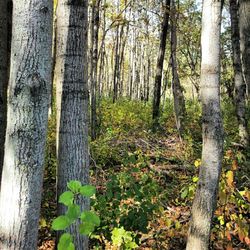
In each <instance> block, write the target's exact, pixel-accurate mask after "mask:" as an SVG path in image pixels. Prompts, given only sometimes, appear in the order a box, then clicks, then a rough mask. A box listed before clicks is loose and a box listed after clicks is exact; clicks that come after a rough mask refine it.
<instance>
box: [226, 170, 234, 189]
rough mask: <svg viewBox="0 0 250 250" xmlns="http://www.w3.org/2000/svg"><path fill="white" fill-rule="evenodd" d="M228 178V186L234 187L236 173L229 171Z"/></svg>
mask: <svg viewBox="0 0 250 250" xmlns="http://www.w3.org/2000/svg"><path fill="white" fill-rule="evenodd" d="M226 178H227V185H228V186H229V187H233V182H234V172H233V171H227V174H226Z"/></svg>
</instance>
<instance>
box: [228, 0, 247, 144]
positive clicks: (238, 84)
mask: <svg viewBox="0 0 250 250" xmlns="http://www.w3.org/2000/svg"><path fill="white" fill-rule="evenodd" d="M230 15H231V30H232V31H231V32H232V33H231V36H232V48H233V67H234V89H235V98H234V100H235V106H236V115H237V118H238V124H239V136H240V139H241V143H242V144H243V145H244V146H247V145H248V144H249V133H248V126H247V119H246V85H245V82H244V79H243V74H242V65H241V58H240V33H239V22H238V5H237V1H236V0H230Z"/></svg>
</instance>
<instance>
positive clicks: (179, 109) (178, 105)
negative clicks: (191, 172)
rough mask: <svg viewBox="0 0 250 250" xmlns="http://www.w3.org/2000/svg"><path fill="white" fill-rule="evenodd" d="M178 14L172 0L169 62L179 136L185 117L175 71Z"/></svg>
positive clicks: (179, 84)
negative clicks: (170, 63) (170, 64)
mask: <svg viewBox="0 0 250 250" xmlns="http://www.w3.org/2000/svg"><path fill="white" fill-rule="evenodd" d="M177 20H178V14H177V12H176V7H175V0H172V12H171V59H172V60H171V62H172V77H173V81H172V89H173V96H174V113H175V121H176V127H177V130H178V132H179V135H180V137H181V136H182V134H183V129H184V125H183V122H184V118H185V113H186V110H185V99H184V95H183V90H182V86H181V83H180V79H179V75H178V71H177V67H178V66H177V58H176V47H177V35H176V27H177Z"/></svg>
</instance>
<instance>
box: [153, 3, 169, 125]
mask: <svg viewBox="0 0 250 250" xmlns="http://www.w3.org/2000/svg"><path fill="white" fill-rule="evenodd" d="M169 10H170V0H166V3H165V5H164V16H163V22H162V30H161V32H162V33H161V38H160V47H159V51H158V57H157V65H156V75H155V85H154V97H153V127H154V128H156V127H157V126H158V118H159V113H160V101H161V82H162V70H163V62H164V56H165V50H166V43H167V41H166V39H167V32H168V19H169Z"/></svg>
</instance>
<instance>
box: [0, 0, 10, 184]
mask: <svg viewBox="0 0 250 250" xmlns="http://www.w3.org/2000/svg"><path fill="white" fill-rule="evenodd" d="M7 9H8V6H7V1H1V2H0V34H1V36H0V59H1V61H0V145H1V147H0V186H1V177H2V169H3V159H4V142H5V132H6V121H7V85H8V61H9V60H8V27H7V26H8V20H7V18H8V11H7Z"/></svg>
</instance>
